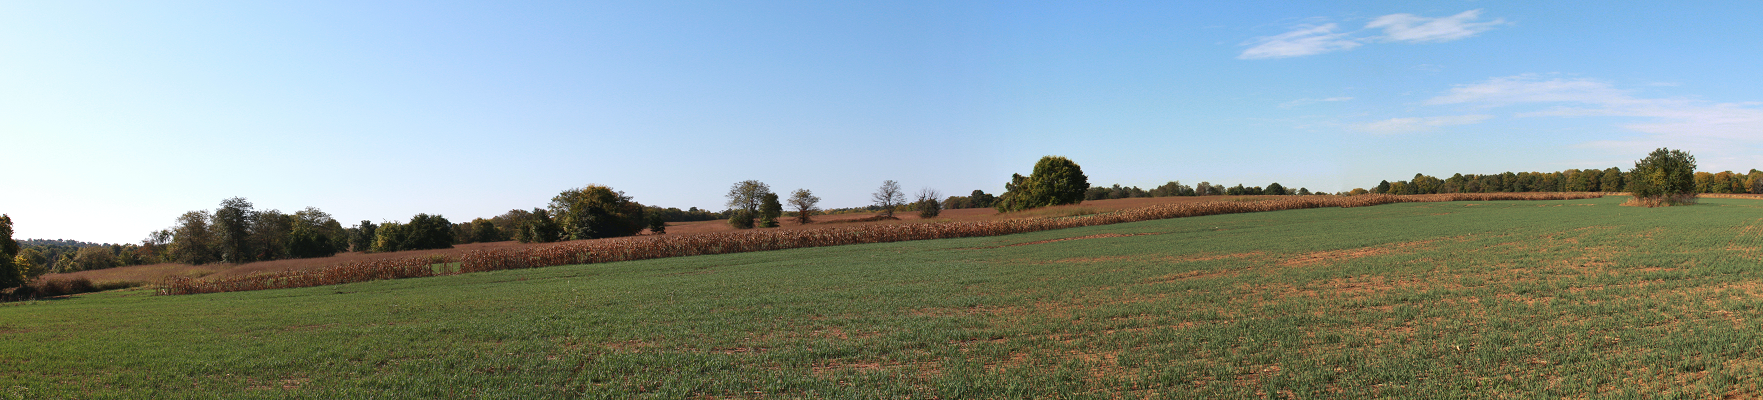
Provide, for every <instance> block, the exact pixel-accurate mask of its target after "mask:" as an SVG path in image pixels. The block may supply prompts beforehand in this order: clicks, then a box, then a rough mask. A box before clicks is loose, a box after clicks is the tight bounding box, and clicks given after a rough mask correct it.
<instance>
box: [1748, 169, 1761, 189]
mask: <svg viewBox="0 0 1763 400" xmlns="http://www.w3.org/2000/svg"><path fill="white" fill-rule="evenodd" d="M1745 187H1747V188H1750V192H1751V193H1753V194H1759V193H1763V174H1759V173H1757V170H1754V169H1753V170H1751V174H1750V176H1748V177H1746V178H1745Z"/></svg>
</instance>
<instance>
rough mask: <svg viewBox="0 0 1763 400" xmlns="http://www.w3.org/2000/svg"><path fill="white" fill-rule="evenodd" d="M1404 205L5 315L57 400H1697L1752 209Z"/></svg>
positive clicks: (1747, 387)
mask: <svg viewBox="0 0 1763 400" xmlns="http://www.w3.org/2000/svg"><path fill="white" fill-rule="evenodd" d="M1622 200H1623V199H1622V198H1616V197H1611V198H1603V199H1588V200H1561V201H1522V202H1520V201H1478V202H1445V203H1408V204H1393V205H1385V206H1378V207H1362V208H1318V209H1302V210H1291V211H1278V212H1267V213H1252V214H1232V215H1214V216H1203V217H1192V218H1178V219H1167V220H1155V221H1146V222H1134V223H1124V224H1115V225H1105V226H1091V227H1081V228H1072V229H1062V230H1049V231H1040V232H1034V233H1026V234H1018V235H1008V236H996V237H977V238H963V239H947V240H930V241H911V242H897V243H882V244H868V245H854V246H837V247H818V248H807V249H795V250H782V251H768V252H754V253H742V254H724V255H706V256H693V257H679V258H668V259H655V260H646V261H632V262H612V263H602V264H590V265H574V266H562V267H553V268H539V269H524V270H507V271H492V272H485V273H474V274H463V275H451V276H438V277H430V278H415V279H400V280H390V281H375V282H364V283H351V284H344V285H335V286H324V287H312V288H298V289H283V290H271V291H254V292H237V293H220V294H200V295H188V296H153V295H151V294H150V293H149V292H147V291H144V290H133V291H117V292H105V293H98V294H91V295H82V296H76V297H74V298H70V299H63V300H52V301H40V302H35V303H21V304H8V305H0V332H4V335H0V389H4V390H0V392H3V393H5V394H6V395H7V396H14V397H49V398H55V397H79V398H142V397H152V398H184V397H203V398H212V397H224V398H282V397H321V398H329V397H432V398H575V397H589V398H633V397H634V398H693V397H720V398H728V397H741V398H746V397H782V398H877V397H890V398H935V397H943V398H947V397H967V398H1049V397H1058V398H1286V397H1296V398H1379V397H1382V398H1414V397H1422V398H1453V397H1463V398H1469V397H1473V398H1483V397H1523V398H1530V397H1600V398H1602V397H1614V398H1631V397H1632V398H1642V397H1647V398H1672V397H1680V398H1707V397H1717V396H1722V395H1725V394H1729V393H1738V394H1744V393H1757V392H1759V391H1763V379H1760V378H1763V362H1757V361H1755V360H1759V359H1763V357H1760V355H1759V354H1758V353H1757V352H1758V350H1756V349H1759V348H1763V329H1759V328H1763V318H1759V310H1760V306H1763V301H1759V300H1758V299H1759V298H1760V297H1759V296H1758V295H1760V294H1763V284H1760V283H1758V282H1759V279H1758V278H1759V273H1758V272H1757V268H1756V267H1757V266H1758V265H1759V263H1760V262H1763V250H1760V247H1763V212H1760V211H1763V202H1759V201H1756V200H1744V199H1709V200H1706V201H1704V202H1703V203H1702V204H1700V205H1696V206H1688V207H1671V208H1661V209H1644V208H1634V207H1619V206H1617V203H1619V202H1621V201H1622Z"/></svg>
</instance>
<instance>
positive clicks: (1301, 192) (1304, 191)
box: [1298, 188, 1311, 196]
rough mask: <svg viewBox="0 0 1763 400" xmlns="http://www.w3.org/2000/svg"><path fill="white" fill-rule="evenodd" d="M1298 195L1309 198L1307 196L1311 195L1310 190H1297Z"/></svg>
mask: <svg viewBox="0 0 1763 400" xmlns="http://www.w3.org/2000/svg"><path fill="white" fill-rule="evenodd" d="M1298 195H1299V196H1309V195H1311V193H1310V188H1298Z"/></svg>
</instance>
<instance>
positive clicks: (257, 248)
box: [244, 210, 294, 260]
mask: <svg viewBox="0 0 1763 400" xmlns="http://www.w3.org/2000/svg"><path fill="white" fill-rule="evenodd" d="M293 219H294V218H293V216H290V215H287V214H282V212H281V211H278V210H263V211H257V212H253V213H252V216H251V233H250V234H249V235H248V236H247V237H249V238H250V242H251V243H250V244H249V245H248V246H247V248H249V249H251V250H252V251H253V252H252V253H251V254H250V255H248V256H246V257H245V258H244V260H278V259H283V258H288V240H289V237H290V235H291V234H292V233H293V232H294V223H293Z"/></svg>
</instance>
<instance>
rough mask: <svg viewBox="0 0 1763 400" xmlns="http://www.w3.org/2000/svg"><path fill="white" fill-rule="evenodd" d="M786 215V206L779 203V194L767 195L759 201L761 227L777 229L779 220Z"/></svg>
mask: <svg viewBox="0 0 1763 400" xmlns="http://www.w3.org/2000/svg"><path fill="white" fill-rule="evenodd" d="M783 215H784V205H783V203H779V202H778V201H777V193H766V194H765V196H763V197H761V198H760V201H759V227H761V228H776V227H777V226H778V224H777V219H778V217H782V216H783Z"/></svg>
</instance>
